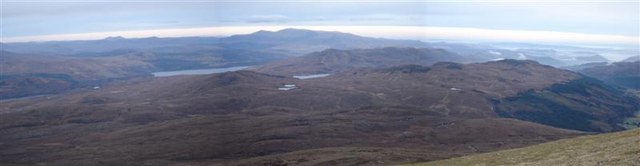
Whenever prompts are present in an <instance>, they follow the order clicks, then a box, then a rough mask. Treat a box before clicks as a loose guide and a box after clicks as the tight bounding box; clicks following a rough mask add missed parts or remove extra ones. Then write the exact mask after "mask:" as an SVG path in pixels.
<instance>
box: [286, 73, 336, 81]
mask: <svg viewBox="0 0 640 166" xmlns="http://www.w3.org/2000/svg"><path fill="white" fill-rule="evenodd" d="M329 75H331V74H313V75H303V76H293V78H297V79H301V80H304V79H312V78H320V77H326V76H329Z"/></svg>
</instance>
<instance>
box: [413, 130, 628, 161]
mask: <svg viewBox="0 0 640 166" xmlns="http://www.w3.org/2000/svg"><path fill="white" fill-rule="evenodd" d="M638 147H640V129H635V130H630V131H622V132H616V133H608V134H599V135H592V136H582V137H578V138H571V139H563V140H559V141H554V142H549V143H544V144H540V145H534V146H530V147H525V148H519V149H512V150H504V151H497V152H491V153H485V154H478V155H472V156H465V157H459V158H453V159H448V160H440V161H434V162H428V163H420V164H412V165H415V166H431V165H433V166H436V165H458V166H480V165H496V166H497V165H640V148H638Z"/></svg>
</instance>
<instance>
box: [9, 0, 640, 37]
mask: <svg viewBox="0 0 640 166" xmlns="http://www.w3.org/2000/svg"><path fill="white" fill-rule="evenodd" d="M0 7H1V11H0V13H1V18H2V19H1V23H2V24H1V25H0V27H1V29H0V31H1V37H2V39H1V40H2V41H1V42H24V41H46V40H78V39H99V38H104V37H107V36H124V37H149V36H158V37H174V36H228V35H232V34H238V33H250V32H253V31H257V30H262V29H265V30H278V29H282V28H288V27H294V28H305V29H315V30H333V31H343V32H349V33H355V34H359V35H366V36H373V37H386V38H399V39H417V40H433V39H438V40H440V39H442V40H462V41H516V42H520V41H521V42H527V41H530V42H550V43H576V44H610V45H616V44H623V45H634V46H638V43H639V40H640V39H639V37H638V36H639V35H640V12H639V10H640V1H639V0H622V1H618V0H611V1H594V0H581V1H568V0H567V1H550V0H549V1H545V0H541V1H498V0H466V1H442V0H437V1H436V0H423V1H402V0H400V1H391V0H386V1H379V0H378V1H374V0H349V1H334V0H328V1H313V0H303V1H293V0H252V1H231V0H224V1H215V0H186V1H178V0H119V1H113V0H0Z"/></svg>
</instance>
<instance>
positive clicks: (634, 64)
mask: <svg viewBox="0 0 640 166" xmlns="http://www.w3.org/2000/svg"><path fill="white" fill-rule="evenodd" d="M578 72H580V73H583V74H585V75H588V76H591V77H595V78H598V79H600V80H603V81H605V82H608V83H611V84H614V85H618V86H622V87H626V88H633V89H640V61H622V62H615V63H611V64H600V65H593V66H590V67H584V68H582V69H580V70H578Z"/></svg>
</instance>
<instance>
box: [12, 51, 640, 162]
mask: <svg viewBox="0 0 640 166" xmlns="http://www.w3.org/2000/svg"><path fill="white" fill-rule="evenodd" d="M580 78H582V77H581V76H580V75H579V74H576V73H573V72H570V71H566V70H559V69H555V68H553V67H550V66H544V65H540V64H538V63H535V62H532V61H515V60H504V61H496V62H489V63H478V64H467V65H463V64H457V63H437V64H434V65H433V66H420V65H402V66H396V67H390V68H376V69H355V70H350V71H346V72H340V73H337V74H334V75H331V76H328V77H323V78H316V79H307V80H300V79H295V78H291V77H285V76H276V75H269V74H263V73H257V72H253V71H236V72H228V73H221V74H211V75H198V76H177V77H163V78H144V79H136V80H130V81H126V82H123V83H121V84H116V85H110V86H104V87H102V88H100V89H97V90H84V91H78V92H74V93H69V94H64V95H60V96H51V97H42V98H32V99H25V100H15V101H8V102H2V107H0V113H2V116H0V129H1V130H0V131H2V132H3V133H2V134H0V142H3V143H4V144H0V163H10V164H16V165H33V164H35V163H41V162H46V163H51V164H52V165H108V164H112V165H114V164H115V165H130V164H140V163H141V164H140V165H169V164H193V165H212V164H220V165H261V164H272V165H273V164H277V163H280V164H283V163H284V164H290V165H305V164H308V165H313V164H325V165H340V164H343V165H354V164H376V163H381V162H382V163H385V164H402V163H411V162H419V161H432V160H438V159H445V158H452V157H458V156H462V155H468V154H474V153H483V152H490V151H495V150H502V149H510V148H517V147H523V146H528V145H534V144H539V143H543V142H547V141H551V140H557V139H561V138H570V137H575V136H578V135H583V134H585V132H581V131H576V130H568V129H574V128H576V126H561V125H558V124H554V123H548V124H546V123H543V122H542V121H538V120H536V119H527V118H526V116H525V117H521V116H517V115H526V114H521V113H519V112H520V111H524V112H541V113H542V114H540V116H542V117H554V116H556V115H555V114H553V113H554V112H555V113H557V112H561V113H562V112H565V113H567V114H562V115H587V116H576V117H573V116H561V117H560V119H561V120H563V119H572V118H578V119H580V120H582V121H587V122H589V123H588V124H587V123H585V124H581V125H580V126H577V127H580V128H579V129H584V130H585V131H611V130H618V127H617V125H618V124H617V123H618V121H616V120H619V119H621V118H623V117H625V116H627V114H629V113H633V112H634V111H636V110H637V109H636V108H637V107H635V108H634V105H633V104H634V102H633V101H629V99H628V98H625V97H624V96H617V95H618V93H617V91H615V90H612V89H609V88H606V86H605V85H603V84H601V83H599V82H593V81H591V80H585V82H586V83H587V84H578V85H580V86H574V84H571V82H572V81H573V80H580ZM291 84H294V85H295V87H296V88H294V89H288V90H282V89H279V88H282V87H284V86H285V85H291ZM558 85H566V86H570V87H573V88H572V89H569V90H567V89H562V88H561V90H558V91H554V90H553V89H550V88H551V87H554V86H558ZM601 86H604V87H601ZM582 91H586V92H584V93H587V94H589V95H588V97H586V98H576V97H575V96H574V94H573V93H574V92H582ZM529 92H531V93H534V94H539V93H542V94H551V95H539V96H538V98H540V99H545V100H547V101H549V102H547V103H545V104H542V105H526V103H527V102H520V100H509V97H516V99H520V98H519V97H518V96H519V94H523V93H529ZM525 99H528V98H525ZM496 100H498V101H500V103H499V104H498V103H495V101H496ZM525 101H526V100H525ZM585 101H595V102H596V103H598V104H597V105H589V104H588V103H587V102H585ZM512 102H513V103H512ZM522 103H524V104H522ZM548 103H551V104H549V105H547V104H548ZM635 103H637V102H635ZM501 104H507V105H505V106H502V107H501ZM553 105H560V106H565V107H562V108H563V109H560V110H556V109H548V108H547V106H553ZM498 107H499V108H508V107H513V108H518V109H514V110H513V112H507V113H513V114H507V115H515V116H513V117H506V116H504V115H503V114H501V113H500V112H498V111H497V109H496V108H498ZM583 108H587V109H583ZM610 108H616V109H619V110H618V111H612V110H613V109H610ZM500 110H503V109H500ZM510 110H511V109H510ZM548 112H551V114H546V113H548ZM505 117H506V118H505ZM525 120H526V121H525ZM543 124H544V125H543ZM591 124H597V125H591ZM560 127H563V128H564V129H563V128H560ZM581 127H585V128H581ZM24 156H30V157H24Z"/></svg>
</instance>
